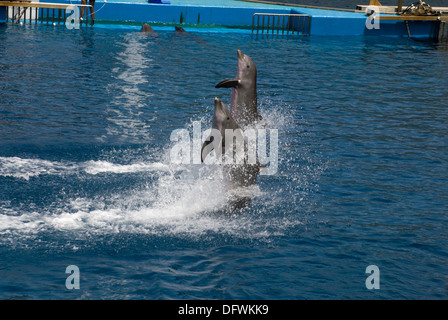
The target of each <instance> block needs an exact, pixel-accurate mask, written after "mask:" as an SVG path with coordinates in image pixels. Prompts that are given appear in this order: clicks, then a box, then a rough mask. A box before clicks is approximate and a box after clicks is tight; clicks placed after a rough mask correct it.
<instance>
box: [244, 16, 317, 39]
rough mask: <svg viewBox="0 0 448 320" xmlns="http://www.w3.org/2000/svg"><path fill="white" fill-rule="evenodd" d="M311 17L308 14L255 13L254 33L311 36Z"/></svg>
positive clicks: (253, 18) (253, 20)
mask: <svg viewBox="0 0 448 320" xmlns="http://www.w3.org/2000/svg"><path fill="white" fill-rule="evenodd" d="M310 29H311V17H310V16H309V15H306V14H280V13H254V15H253V17H252V34H256V35H260V34H261V35H277V36H284V35H286V36H289V35H303V36H309V35H310Z"/></svg>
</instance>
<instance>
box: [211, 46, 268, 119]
mask: <svg viewBox="0 0 448 320" xmlns="http://www.w3.org/2000/svg"><path fill="white" fill-rule="evenodd" d="M237 54H238V70H237V74H236V77H235V78H233V79H226V80H223V81H221V82H220V83H218V84H217V85H216V86H215V88H232V95H231V100H230V112H231V114H232V116H233V118H234V119H235V121H236V122H237V123H238V124H239V125H240V126H242V127H243V128H245V127H247V126H252V125H253V124H254V123H256V122H257V121H259V120H261V116H260V114H259V113H258V111H257V68H256V67H255V63H254V62H253V61H252V59H251V58H250V57H249V56H248V55H246V54H244V53H243V52H241V50H238V51H237Z"/></svg>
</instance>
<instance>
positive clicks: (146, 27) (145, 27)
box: [141, 23, 154, 32]
mask: <svg viewBox="0 0 448 320" xmlns="http://www.w3.org/2000/svg"><path fill="white" fill-rule="evenodd" d="M141 31H142V32H154V30H153V29H152V27H151V26H150V25H149V24H147V23H145V24H143V26H142V30H141Z"/></svg>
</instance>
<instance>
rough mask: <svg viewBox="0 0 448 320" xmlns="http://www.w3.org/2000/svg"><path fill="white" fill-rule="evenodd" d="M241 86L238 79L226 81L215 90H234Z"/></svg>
mask: <svg viewBox="0 0 448 320" xmlns="http://www.w3.org/2000/svg"><path fill="white" fill-rule="evenodd" d="M238 84H239V81H238V79H226V80H222V81H221V82H220V83H218V84H217V85H216V86H215V88H234V87H236V86H237V85H238Z"/></svg>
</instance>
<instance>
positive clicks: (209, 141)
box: [201, 136, 213, 162]
mask: <svg viewBox="0 0 448 320" xmlns="http://www.w3.org/2000/svg"><path fill="white" fill-rule="evenodd" d="M212 142H213V136H211V137H208V138H207V140H205V141H204V143H203V144H202V148H201V162H204V160H205V158H207V156H208V154H209V153H210V152H211V151H212V150H213V149H210V148H207V146H208V145H209V144H210V143H212ZM204 149H205V150H204Z"/></svg>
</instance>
